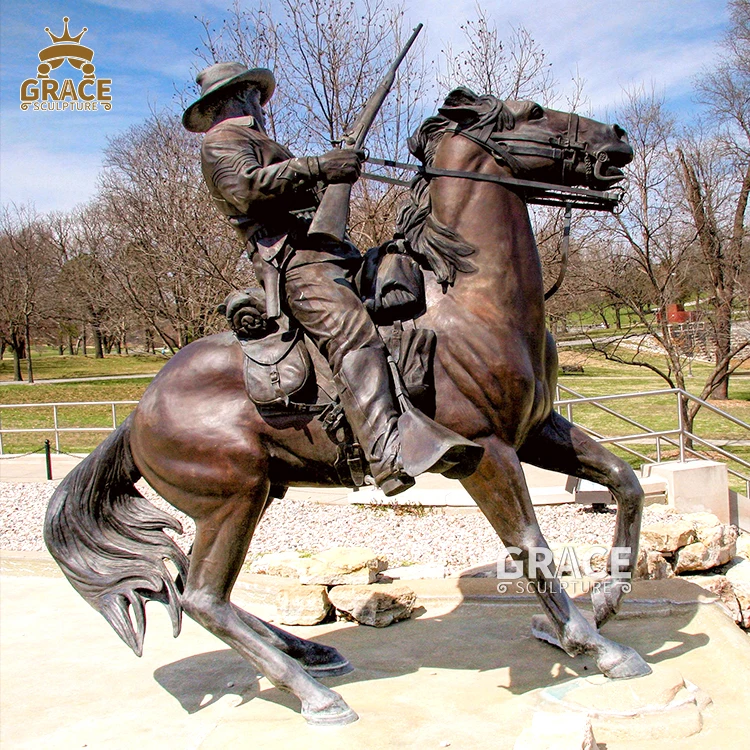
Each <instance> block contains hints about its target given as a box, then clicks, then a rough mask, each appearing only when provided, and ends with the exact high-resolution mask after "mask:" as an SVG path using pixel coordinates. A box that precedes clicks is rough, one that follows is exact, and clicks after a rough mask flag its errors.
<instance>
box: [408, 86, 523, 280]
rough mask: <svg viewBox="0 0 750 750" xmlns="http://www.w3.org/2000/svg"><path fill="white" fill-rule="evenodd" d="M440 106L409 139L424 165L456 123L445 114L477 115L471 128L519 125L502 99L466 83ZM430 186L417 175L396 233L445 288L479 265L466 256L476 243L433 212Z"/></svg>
mask: <svg viewBox="0 0 750 750" xmlns="http://www.w3.org/2000/svg"><path fill="white" fill-rule="evenodd" d="M438 111H439V112H440V114H438V115H434V116H432V117H428V118H427V119H426V120H425V121H424V122H423V123H422V124H421V125H420V126H419V128H417V130H416V132H415V133H414V135H413V136H412V137H411V138H409V139H408V141H407V145H408V147H409V151H410V153H412V154H413V155H414V156H415V157H416V158H417V159H419V161H420V162H421V163H422V164H423V165H424V166H430V165H431V164H432V162H433V160H434V158H435V152H436V151H437V147H438V145H439V144H440V140H441V138H442V137H443V134H444V133H445V131H446V129H447V128H448V126H450V125H453V124H454V123H455V120H454V119H451V118H449V117H446V116H445V114H443V113H448V114H456V113H460V114H461V115H462V116H466V115H468V116H469V117H470V118H472V120H473V121H472V123H471V126H470V128H471V130H472V131H476V130H484V129H485V128H490V129H491V131H499V130H504V129H506V128H513V126H514V125H515V121H514V118H513V115H512V114H511V113H510V111H509V110H508V109H507V107H505V105H504V104H503V102H502V101H501V100H500V99H497V98H496V97H494V96H489V95H487V96H477V95H476V94H475V93H474V92H472V91H470V90H469V89H467V88H463V87H461V88H457V89H455V90H454V91H451V93H450V94H448V97H447V98H446V100H445V102H444V103H443V106H442V107H440V109H439V110H438ZM429 187H430V185H429V181H428V180H427V179H426V178H425V176H424V175H422V174H420V175H418V176H417V177H415V178H414V180H412V183H411V189H410V193H409V200H408V201H407V203H406V204H405V205H404V206H403V207H402V208H401V210H400V211H399V213H398V217H397V219H396V233H397V235H401V236H403V237H406V239H407V240H409V243H410V244H411V247H412V250H413V252H414V253H415V255H416V256H417V257H418V258H419V260H420V261H421V262H422V263H423V264H424V265H426V266H427V268H429V269H431V270H432V271H434V272H435V276H436V278H437V281H438V282H439V283H440V284H442V285H443V287H445V286H447V285H452V284H453V283H454V282H455V280H456V273H457V272H459V271H461V272H462V273H472V272H474V271H475V270H476V267H475V266H474V264H473V263H471V261H468V260H466V258H467V257H468V256H470V255H473V253H474V252H475V251H476V247H474V245H471V244H470V243H468V242H466V241H465V240H463V239H462V238H461V237H460V235H458V234H457V233H456V232H454V231H453V230H452V229H451V228H450V227H447V226H446V225H445V224H442V223H441V222H439V221H438V220H437V219H436V218H435V217H434V216H433V215H432V212H431V205H430V190H429Z"/></svg>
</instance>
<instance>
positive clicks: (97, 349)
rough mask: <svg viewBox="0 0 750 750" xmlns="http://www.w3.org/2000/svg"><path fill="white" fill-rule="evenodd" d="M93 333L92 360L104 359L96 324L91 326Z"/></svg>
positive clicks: (100, 333) (99, 330)
mask: <svg viewBox="0 0 750 750" xmlns="http://www.w3.org/2000/svg"><path fill="white" fill-rule="evenodd" d="M91 327H92V329H93V331H94V359H104V348H103V346H102V332H101V329H100V328H99V324H98V323H93V324H92V326H91Z"/></svg>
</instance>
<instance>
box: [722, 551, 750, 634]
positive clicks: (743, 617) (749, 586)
mask: <svg viewBox="0 0 750 750" xmlns="http://www.w3.org/2000/svg"><path fill="white" fill-rule="evenodd" d="M735 560H739V562H735V563H734V564H733V565H732V566H731V567H729V568H728V569H727V573H726V576H727V581H729V583H730V584H731V585H732V591H733V592H734V595H735V596H736V597H737V604H738V606H739V609H740V617H739V620H738V622H739V624H740V625H741V626H742V627H743V628H746V629H748V628H750V560H745V559H744V558H742V557H740V558H735Z"/></svg>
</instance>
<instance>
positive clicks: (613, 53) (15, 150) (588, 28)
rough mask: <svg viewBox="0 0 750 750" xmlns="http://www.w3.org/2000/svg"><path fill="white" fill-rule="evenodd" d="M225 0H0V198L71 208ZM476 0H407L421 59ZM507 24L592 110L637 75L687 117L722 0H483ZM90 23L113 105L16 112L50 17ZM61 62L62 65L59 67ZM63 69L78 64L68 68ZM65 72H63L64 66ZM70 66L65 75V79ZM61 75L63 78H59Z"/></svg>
mask: <svg viewBox="0 0 750 750" xmlns="http://www.w3.org/2000/svg"><path fill="white" fill-rule="evenodd" d="M231 2H232V0H155V1H154V0H98V1H97V0H64V1H63V2H58V0H37V1H35V2H34V3H29V2H28V0H26V1H23V0H2V3H1V4H0V201H1V202H2V203H3V204H5V203H8V202H10V201H14V202H16V203H26V202H31V203H34V205H35V206H36V208H37V210H39V211H49V210H67V209H69V208H72V207H73V206H74V205H75V204H76V203H79V202H81V201H85V200H86V199H87V198H89V197H91V196H92V195H93V193H94V192H95V190H96V179H97V174H98V171H99V169H100V166H101V159H102V150H103V149H104V147H105V146H106V143H107V138H109V137H112V136H115V135H117V134H118V133H120V132H122V131H123V130H124V129H125V128H127V127H128V126H130V125H133V124H136V123H138V122H140V121H142V120H143V119H144V118H145V117H147V116H148V114H149V111H150V108H154V109H160V108H163V107H167V106H174V105H175V101H176V99H175V92H176V91H184V90H185V88H186V87H187V86H188V85H189V84H190V83H191V81H192V78H193V76H194V74H195V70H196V65H197V64H198V62H197V58H196V55H195V49H196V47H198V46H199V45H200V36H201V26H200V24H199V23H198V22H197V21H196V18H195V17H196V16H199V17H207V18H210V19H212V20H214V21H220V20H221V18H222V17H223V16H224V14H225V9H226V8H227V7H228V6H229V5H230V4H231ZM474 5H475V2H474V0H452V2H450V3H449V2H444V1H441V2H435V1H434V0H430V1H428V0H419V1H414V2H409V0H406V2H405V9H406V13H407V16H408V18H409V20H410V21H411V22H413V23H414V24H416V23H417V22H418V21H424V22H425V24H426V27H427V28H426V32H427V50H426V54H427V56H428V58H437V57H438V54H439V50H440V48H441V47H442V45H444V44H445V42H446V41H451V43H452V44H453V48H454V51H456V52H458V51H460V49H461V32H460V30H459V28H458V27H459V24H460V22H461V21H462V20H463V19H465V18H467V17H472V15H473V14H472V9H473V7H474ZM483 7H484V8H485V9H486V10H487V11H488V12H490V14H491V15H492V17H493V18H494V20H495V21H496V23H497V25H498V27H499V28H500V30H501V31H502V30H503V29H506V28H508V24H516V25H518V24H522V25H524V26H526V28H528V29H529V31H531V33H532V35H533V36H534V37H535V38H536V40H537V41H538V42H539V43H540V45H541V46H542V48H543V49H544V50H545V51H546V52H547V55H548V58H549V60H550V62H551V63H552V64H553V69H554V71H555V74H556V76H557V78H558V79H560V81H561V83H562V85H563V86H564V85H565V82H566V80H568V79H569V78H570V77H571V73H572V71H573V70H575V69H576V68H577V69H578V72H579V74H580V75H581V76H582V77H583V78H584V79H585V80H586V93H587V94H588V96H589V98H590V100H591V103H592V108H593V111H594V113H595V114H597V115H599V116H603V115H604V114H605V113H606V111H607V110H608V109H610V110H611V109H612V108H613V107H614V106H616V104H617V102H618V100H619V98H620V96H621V92H622V89H623V88H624V87H626V86H630V85H633V84H637V83H640V82H643V83H646V84H647V85H651V84H653V85H655V87H656V88H657V90H658V91H663V92H664V94H665V96H666V99H667V102H668V104H669V105H670V106H671V107H672V108H673V109H674V110H675V111H676V112H678V113H680V114H682V115H684V116H685V117H689V116H690V114H691V112H692V111H693V110H694V109H695V106H696V105H695V104H694V103H693V102H692V100H691V86H692V82H693V79H694V77H695V75H696V74H698V73H699V72H700V71H701V69H702V68H703V67H704V66H710V65H711V63H712V61H713V60H714V59H715V57H716V54H717V42H718V41H719V40H720V38H721V36H722V34H723V32H724V31H725V29H726V25H727V22H728V16H727V11H726V7H725V2H724V0H625V1H624V2H623V0H555V1H553V0H502V2H500V1H499V0H493V1H492V2H484V3H483ZM66 15H67V16H69V17H70V31H71V34H73V35H76V34H78V32H79V31H80V30H81V28H82V27H83V26H87V27H88V29H89V31H88V32H87V33H86V34H85V36H84V37H83V39H82V40H81V43H82V44H85V45H87V46H88V47H90V48H92V49H93V50H94V52H95V56H94V60H93V62H94V64H95V65H96V74H97V76H98V77H100V78H111V79H112V81H113V83H112V97H113V107H112V110H111V111H109V112H106V111H103V110H101V111H98V112H34V111H26V112H22V111H21V109H20V107H19V87H20V84H21V82H22V81H23V80H24V79H26V78H33V77H34V76H35V74H36V65H37V63H38V62H39V61H38V58H37V53H38V51H39V50H40V49H41V48H42V47H44V46H46V45H47V44H49V37H48V36H47V34H46V33H45V31H44V28H45V27H46V26H49V27H50V29H51V31H52V32H53V33H55V34H58V35H59V34H61V33H62V27H63V23H62V18H63V16H66ZM65 66H66V67H67V63H66V64H65ZM68 70H69V71H70V77H72V78H74V80H76V81H77V80H79V78H80V73H78V72H77V71H73V70H72V68H68ZM61 71H62V69H61ZM67 75H68V74H67V73H66V74H65V76H66V77H67ZM58 77H61V76H58Z"/></svg>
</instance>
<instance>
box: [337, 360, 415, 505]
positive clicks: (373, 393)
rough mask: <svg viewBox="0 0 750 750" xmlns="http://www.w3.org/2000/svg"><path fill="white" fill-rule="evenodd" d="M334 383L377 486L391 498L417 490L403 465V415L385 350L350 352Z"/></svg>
mask: <svg viewBox="0 0 750 750" xmlns="http://www.w3.org/2000/svg"><path fill="white" fill-rule="evenodd" d="M334 380H335V381H336V385H337V386H338V390H339V395H340V397H341V405H342V406H343V407H344V412H345V413H346V417H347V419H348V420H349V424H350V425H351V428H352V431H353V432H354V435H355V436H356V438H357V440H358V441H359V444H360V446H361V448H362V450H363V451H364V454H365V458H366V459H367V461H368V462H369V464H370V470H371V472H372V476H373V479H374V480H375V484H377V486H378V487H379V488H380V489H381V490H382V491H383V493H384V494H385V495H387V496H388V497H391V496H393V495H398V494H399V492H403V491H404V490H408V489H409V487H413V486H414V479H413V477H411V476H409V474H407V473H406V471H405V470H404V468H403V465H402V464H401V456H400V447H401V442H400V440H399V435H398V417H399V412H398V409H397V408H396V405H395V402H394V398H393V395H392V389H391V377H390V373H389V369H388V362H387V360H386V357H385V352H384V351H383V349H380V348H376V347H366V348H364V349H356V350H354V351H350V352H347V354H346V355H345V356H344V359H343V360H342V362H341V368H340V370H339V371H338V373H336V375H335V376H334Z"/></svg>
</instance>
